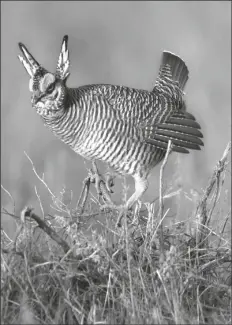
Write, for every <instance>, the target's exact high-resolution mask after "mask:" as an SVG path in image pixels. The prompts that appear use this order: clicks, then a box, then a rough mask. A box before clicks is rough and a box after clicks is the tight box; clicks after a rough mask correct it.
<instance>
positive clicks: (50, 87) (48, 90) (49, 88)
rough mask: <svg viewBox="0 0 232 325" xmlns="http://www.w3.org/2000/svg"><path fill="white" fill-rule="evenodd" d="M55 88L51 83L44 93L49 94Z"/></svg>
mask: <svg viewBox="0 0 232 325" xmlns="http://www.w3.org/2000/svg"><path fill="white" fill-rule="evenodd" d="M54 88H55V83H52V84H50V85H49V86H48V88H47V90H46V93H48V94H51V93H52V92H53V90H54Z"/></svg>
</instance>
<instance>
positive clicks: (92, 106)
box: [18, 35, 204, 210]
mask: <svg viewBox="0 0 232 325" xmlns="http://www.w3.org/2000/svg"><path fill="white" fill-rule="evenodd" d="M18 44H19V48H20V50H21V52H22V55H18V58H19V60H20V61H21V63H22V64H23V66H24V68H25V69H26V71H27V73H28V74H29V77H30V80H29V90H30V92H31V104H32V108H33V109H34V110H35V111H36V112H37V113H38V114H39V115H40V117H41V118H42V121H43V123H44V125H45V126H46V127H48V128H49V129H50V130H51V131H52V132H53V134H54V135H55V136H56V137H58V138H59V139H60V140H61V141H63V142H64V143H66V144H67V145H69V146H70V147H71V149H72V150H74V151H75V152H76V153H77V154H79V155H80V156H82V157H84V158H85V159H88V160H90V161H92V162H93V163H95V161H102V162H105V163H106V164H107V166H109V167H110V168H111V169H112V170H113V171H114V172H116V173H118V174H121V175H125V176H132V177H133V179H134V184H135V190H134V193H133V194H132V195H131V196H130V197H129V199H128V200H127V201H126V202H125V203H124V204H121V205H120V204H119V205H117V204H115V203H114V202H113V201H110V202H108V204H106V205H107V206H108V207H111V208H116V209H117V208H118V209H124V210H128V209H131V208H132V207H133V205H134V204H135V202H136V201H138V200H140V199H141V197H142V195H143V194H144V193H145V191H146V190H147V188H148V185H149V184H148V177H149V175H150V174H151V171H152V170H153V168H154V167H155V166H156V165H158V164H159V163H160V162H161V161H162V160H163V159H164V157H165V154H166V151H167V148H168V143H169V140H171V143H172V152H178V153H183V154H188V153H189V150H200V149H201V147H202V146H204V143H203V140H202V138H203V134H202V132H201V131H200V129H201V126H200V124H199V123H198V122H197V121H196V119H195V117H194V116H193V115H192V114H191V113H188V112H187V104H186V100H185V96H186V94H185V92H184V89H185V86H186V83H187V81H188V79H189V71H188V68H187V66H186V64H185V62H184V61H183V60H182V59H181V57H180V56H178V55H176V54H174V53H172V52H170V51H166V50H165V51H163V52H162V56H161V63H160V66H159V71H158V76H157V77H156V81H155V83H154V86H153V88H152V87H151V88H152V89H151V90H143V89H135V88H131V87H127V86H121V85H112V84H90V85H84V86H79V87H76V88H70V87H68V86H67V79H68V77H69V75H70V58H69V50H68V36H67V35H65V36H64V38H63V41H62V44H61V50H60V54H59V57H58V63H57V66H56V71H55V73H51V72H49V71H48V70H46V69H45V68H43V67H42V65H40V64H39V63H38V62H37V61H36V59H35V58H34V57H33V56H32V54H31V53H30V52H29V50H28V49H27V48H26V46H25V45H24V44H23V43H21V42H20V43H18ZM99 182H100V181H98V183H99Z"/></svg>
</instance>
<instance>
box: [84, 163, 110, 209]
mask: <svg viewBox="0 0 232 325" xmlns="http://www.w3.org/2000/svg"><path fill="white" fill-rule="evenodd" d="M89 177H90V181H91V183H93V184H95V188H96V191H97V194H98V196H99V198H100V197H101V198H102V199H103V201H104V202H110V203H112V200H111V196H110V194H111V193H113V191H112V189H111V187H112V186H113V185H114V183H113V179H112V177H111V176H110V175H106V179H104V178H103V177H102V175H101V174H100V173H99V171H98V168H97V165H96V163H95V162H93V169H91V170H90V171H89Z"/></svg>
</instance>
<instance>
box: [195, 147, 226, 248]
mask: <svg viewBox="0 0 232 325" xmlns="http://www.w3.org/2000/svg"><path fill="white" fill-rule="evenodd" d="M230 149H231V142H229V143H228V145H227V147H226V149H225V151H224V153H223V156H222V158H221V159H220V160H219V162H218V163H217V165H216V167H215V168H214V171H213V175H212V177H211V178H210V180H209V184H208V186H207V187H206V189H205V192H204V195H203V197H202V198H201V200H200V202H199V204H198V207H197V210H196V221H197V225H198V227H197V229H196V242H197V244H199V243H201V242H202V241H203V240H204V238H205V237H206V236H207V233H206V232H205V229H204V228H205V227H204V226H207V225H208V223H209V221H210V218H211V214H212V210H211V211H210V213H207V200H208V198H209V196H210V194H211V192H212V190H213V188H214V185H215V183H217V184H218V186H219V183H220V177H221V174H222V172H223V171H224V170H225V168H226V165H227V163H228V154H229V152H230ZM218 186H217V188H216V195H215V199H214V203H213V207H214V206H215V203H216V201H217V200H218V192H219V189H218Z"/></svg>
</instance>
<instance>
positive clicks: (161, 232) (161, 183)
mask: <svg viewBox="0 0 232 325" xmlns="http://www.w3.org/2000/svg"><path fill="white" fill-rule="evenodd" d="M171 150H172V141H171V140H169V141H168V148H167V151H166V154H165V157H164V161H163V163H162V165H161V167H160V186H159V212H158V218H159V221H161V220H162V219H163V210H164V202H163V200H164V199H163V173H164V167H165V166H166V164H167V161H168V156H169V154H170V152H171ZM160 249H161V254H162V255H163V257H164V238H163V224H162V222H160Z"/></svg>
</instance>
